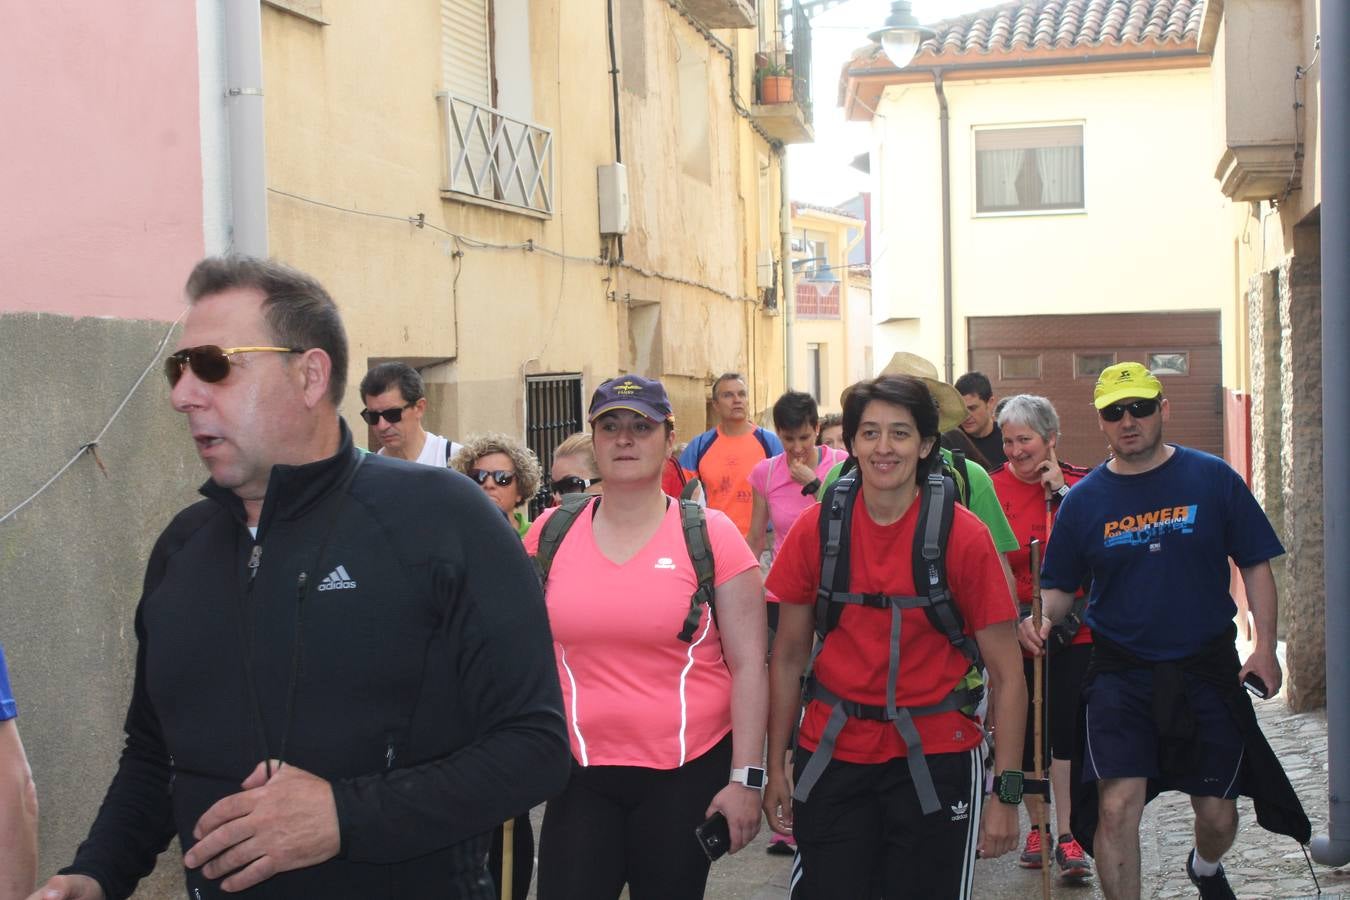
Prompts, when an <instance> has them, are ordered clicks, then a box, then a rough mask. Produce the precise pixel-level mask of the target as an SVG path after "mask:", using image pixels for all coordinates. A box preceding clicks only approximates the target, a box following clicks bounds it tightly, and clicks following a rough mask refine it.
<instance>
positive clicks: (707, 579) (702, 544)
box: [679, 500, 717, 644]
mask: <svg viewBox="0 0 1350 900" xmlns="http://www.w3.org/2000/svg"><path fill="white" fill-rule="evenodd" d="M680 528H681V530H682V531H683V532H684V546H685V549H686V550H688V551H689V561H690V562H691V563H693V564H694V576H695V578H696V579H697V581H698V587H697V588H696V589H695V590H694V595H693V596H692V597H691V598H689V614H688V615H687V616H685V618H684V627H682V628H681V629H680V633H679V639H680V640H682V641H684V642H685V643H686V644H690V643H693V641H694V630H695V629H696V628H698V623H699V620H700V619H701V618H702V617H703V607H704V606H705V605H706V606H707V607H708V611H709V613H710V614H711V615H712V617H713V621H714V622H715V621H717V606H716V604H715V603H714V599H715V596H716V594H717V587H716V585H715V583H714V579H715V576H716V572H717V569H716V562H715V560H714V559H713V554H712V542H711V541H709V540H708V517H707V516H706V515H705V514H704V512H703V507H702V506H700V505H699V504H698V503H696V502H694V501H693V500H681V501H680Z"/></svg>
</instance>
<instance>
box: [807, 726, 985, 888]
mask: <svg viewBox="0 0 1350 900" xmlns="http://www.w3.org/2000/svg"><path fill="white" fill-rule="evenodd" d="M810 756H811V754H810V752H809V751H803V750H798V751H797V756H796V772H797V775H798V777H800V775H801V771H802V768H803V767H804V766H805V765H806V761H807V759H809V758H810ZM928 768H929V770H930V771H931V772H932V775H933V784H934V786H935V787H936V788H937V795H938V800H939V801H940V802H941V804H942V808H941V809H939V810H938V811H937V812H935V813H933V814H931V815H927V816H925V815H924V814H923V810H922V809H920V807H919V798H918V795H917V794H916V793H915V791H914V783H913V781H912V780H911V779H910V777H909V766H908V764H907V763H906V762H905V760H904V758H903V757H901V758H898V759H893V760H890V761H888V762H885V763H879V764H876V765H861V764H858V763H846V762H840V761H838V760H831V761H830V763H829V765H828V766H826V767H825V771H824V772H823V773H822V774H821V776H820V781H818V782H816V785H815V787H814V788H812V789H811V799H809V800H807V801H806V802H805V803H797V802H794V803H793V805H792V810H793V812H792V815H793V829H792V831H793V836H794V837H796V839H797V858H796V859H795V860H793V863H792V876H791V879H790V881H789V882H788V883H789V887H790V894H789V896H790V897H791V898H792V900H838V898H850V900H853V898H857V900H870V898H885V900H900V898H914V900H920V898H922V900H933V898H939V897H940V898H961V900H965V898H969V897H971V896H972V895H971V881H972V879H973V876H974V870H975V848H976V846H977V844H978V842H979V831H980V809H981V808H982V805H983V784H982V782H983V773H984V766H983V753H982V751H981V750H980V748H975V749H973V750H966V751H962V752H958V753H936V754H929V755H928Z"/></svg>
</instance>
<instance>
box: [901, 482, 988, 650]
mask: <svg viewBox="0 0 1350 900" xmlns="http://www.w3.org/2000/svg"><path fill="white" fill-rule="evenodd" d="M919 502H920V503H922V504H923V506H922V507H921V508H920V509H919V522H918V525H917V526H915V529H914V550H913V553H911V556H912V557H913V562H914V592H915V593H916V594H918V595H919V596H926V597H928V601H929V602H928V605H927V606H925V607H924V612H925V613H926V614H927V616H928V621H929V623H930V624H932V626H933V627H934V628H935V629H937V630H938V631H939V632H940V633H941V634H942V635H944V636H945V637H946V638H947V640H948V641H949V642H950V643H951V645H952V646H953V647H955V648H956V649H957V650H960V651H961V652H962V653H963V654H965V656H966V658H967V659H969V660H970V661H971V664H972V665H975V666H977V667H980V666H982V661H981V659H980V650H979V647H978V646H977V645H976V643H975V640H974V638H972V637H970V636H969V635H967V634H966V632H965V620H964V619H963V618H962V617H961V611H960V610H959V609H957V607H956V603H955V601H954V600H953V599H952V592H951V588H950V587H949V586H948V583H947V543H948V540H949V539H950V538H951V532H952V519H953V518H954V517H955V515H956V483H955V482H954V481H953V480H952V478H951V477H950V476H948V475H946V474H945V473H944V472H933V473H931V474H929V476H928V478H927V480H926V481H925V482H924V485H923V489H922V491H921V493H920V497H919Z"/></svg>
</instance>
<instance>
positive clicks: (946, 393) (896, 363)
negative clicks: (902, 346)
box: [881, 352, 966, 431]
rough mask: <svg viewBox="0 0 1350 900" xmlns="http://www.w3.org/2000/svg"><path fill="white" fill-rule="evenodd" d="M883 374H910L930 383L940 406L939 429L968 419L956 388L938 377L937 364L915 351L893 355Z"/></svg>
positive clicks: (964, 404)
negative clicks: (914, 352)
mask: <svg viewBox="0 0 1350 900" xmlns="http://www.w3.org/2000/svg"><path fill="white" fill-rule="evenodd" d="M881 374H882V375H909V376H910V377H912V378H917V379H919V380H920V381H922V382H923V383H924V384H926V385H928V392H929V393H930V394H932V395H933V400H934V402H936V403H937V408H938V431H951V430H952V429H953V428H955V427H956V426H958V425H960V424H961V423H962V422H964V421H965V420H966V401H965V400H963V399H962V398H961V395H960V394H958V393H957V392H956V388H954V387H952V386H951V385H950V384H948V383H947V382H945V381H943V380H941V379H940V378H938V370H937V366H935V365H933V364H932V363H930V362H929V361H928V360H926V359H924V358H923V357H922V356H918V355H916V354H913V353H905V352H900V353H897V354H895V355H894V356H892V357H891V361H890V362H888V363H886V368H884V369H882V370H881Z"/></svg>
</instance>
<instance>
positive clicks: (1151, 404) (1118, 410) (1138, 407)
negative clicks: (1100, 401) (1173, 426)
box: [1097, 397, 1158, 422]
mask: <svg viewBox="0 0 1350 900" xmlns="http://www.w3.org/2000/svg"><path fill="white" fill-rule="evenodd" d="M1157 411H1158V398H1157V397H1150V398H1149V399H1147V400H1136V401H1134V402H1133V403H1123V404H1122V403H1112V404H1111V405H1110V406H1103V407H1102V408H1101V409H1099V410H1097V412H1098V414H1100V415H1101V417H1102V418H1103V419H1104V420H1106V421H1107V422H1119V421H1120V420H1121V419H1123V418H1125V414H1126V413H1129V414H1130V415H1131V416H1132V417H1134V418H1136V419H1147V418H1148V417H1149V416H1151V415H1153V414H1154V413H1155V412H1157Z"/></svg>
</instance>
